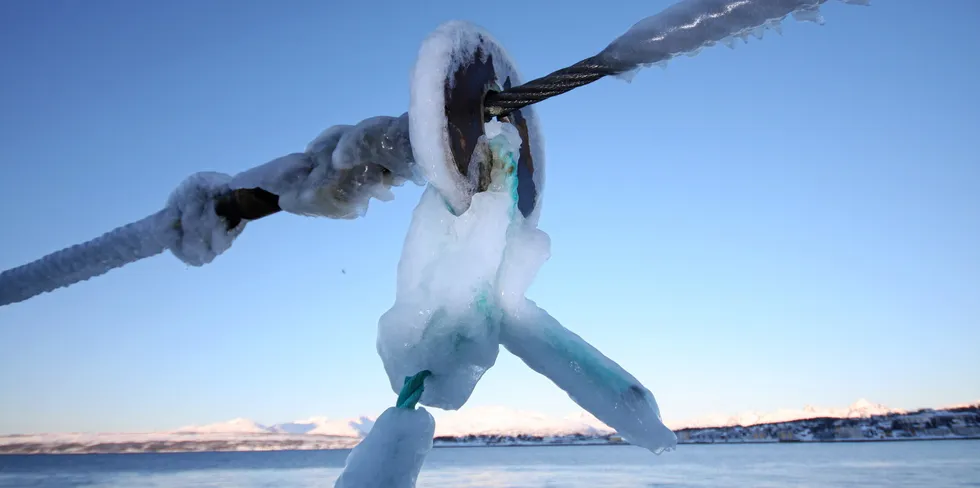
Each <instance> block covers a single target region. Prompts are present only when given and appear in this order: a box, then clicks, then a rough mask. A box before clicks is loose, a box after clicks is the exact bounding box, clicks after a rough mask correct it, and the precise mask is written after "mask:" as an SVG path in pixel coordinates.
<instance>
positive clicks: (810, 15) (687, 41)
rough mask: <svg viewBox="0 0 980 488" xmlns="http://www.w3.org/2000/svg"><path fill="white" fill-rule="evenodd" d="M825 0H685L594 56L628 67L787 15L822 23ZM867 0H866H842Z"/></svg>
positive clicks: (860, 0) (861, 0)
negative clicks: (821, 13)
mask: <svg viewBox="0 0 980 488" xmlns="http://www.w3.org/2000/svg"><path fill="white" fill-rule="evenodd" d="M826 1H827V0H682V1H680V2H678V3H676V4H674V5H671V6H670V7H668V8H666V9H664V10H663V11H661V12H660V13H658V14H656V15H653V16H650V17H647V18H645V19H643V20H641V21H639V22H637V23H636V24H634V25H633V27H631V28H630V29H629V30H628V31H626V33H625V34H623V35H622V36H619V38H617V39H616V40H614V41H613V42H612V43H610V44H609V46H607V47H606V48H605V49H604V50H603V51H602V52H600V53H599V54H598V55H597V56H596V60H597V61H599V62H602V63H605V64H608V65H610V66H613V67H615V68H616V69H617V70H618V71H619V73H627V72H631V71H633V70H635V69H636V68H638V67H641V66H649V65H651V64H655V63H657V62H658V61H661V60H663V59H669V58H671V57H674V56H678V55H680V54H686V53H696V52H697V51H698V49H700V48H702V47H705V46H710V45H712V44H714V43H716V42H723V43H725V45H727V46H729V47H734V44H732V42H731V40H732V38H733V37H738V38H742V39H743V40H746V41H747V39H746V36H748V35H749V34H754V35H756V36H757V37H760V38H761V32H760V31H757V30H756V29H757V28H759V27H762V26H764V25H770V24H771V23H774V22H778V21H779V20H781V19H783V18H785V17H786V16H787V15H790V14H793V16H794V17H795V18H797V19H799V20H808V21H815V22H818V23H822V18H821V17H820V15H819V13H818V11H817V9H818V7H819V6H820V5H821V4H823V3H825V2H826ZM844 2H845V3H849V4H855V5H868V4H869V2H868V1H867V0H844Z"/></svg>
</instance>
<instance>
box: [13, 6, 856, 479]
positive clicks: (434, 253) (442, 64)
mask: <svg viewBox="0 0 980 488" xmlns="http://www.w3.org/2000/svg"><path fill="white" fill-rule="evenodd" d="M842 1H844V2H845V3H851V4H862V5H866V4H868V0H842ZM825 2H826V0H683V1H681V2H679V3H677V4H675V5H673V6H671V7H670V8H668V9H666V10H664V11H663V12H661V13H659V14H657V15H654V16H651V17H648V18H646V19H643V20H642V21H640V22H638V23H636V24H635V25H634V26H633V27H632V28H630V29H629V30H628V31H627V32H626V33H624V34H623V35H622V36H620V37H619V38H617V39H616V40H614V41H613V42H612V43H611V44H609V46H607V47H606V48H605V49H604V50H603V51H602V52H600V53H599V54H598V55H596V56H595V57H593V58H590V60H592V61H596V62H599V63H601V64H603V65H604V66H606V67H612V68H613V70H612V72H613V74H617V75H619V76H622V77H629V76H630V75H631V74H632V73H633V72H635V71H636V70H637V69H639V68H641V67H644V66H650V65H652V64H662V63H666V62H667V61H668V60H670V59H671V58H673V57H675V56H678V55H680V54H687V55H696V54H697V53H698V52H699V51H700V50H701V49H702V48H704V47H708V46H712V45H714V44H716V43H719V42H721V43H724V44H729V45H730V44H731V40H732V39H733V38H742V39H747V36H749V35H754V36H756V37H762V34H763V32H764V30H765V29H767V28H772V29H778V26H779V23H780V22H781V21H782V20H783V19H784V18H785V17H787V16H790V15H792V16H794V17H795V18H797V19H799V20H808V21H814V22H818V23H821V22H822V19H821V17H820V15H819V11H818V9H819V7H820V5H822V4H823V3H825ZM473 67H476V68H478V69H476V70H475V71H474V73H476V74H473V73H470V72H469V70H470V68H473ZM461 73H463V75H466V76H461V75H460V74H461ZM467 76H468V77H467ZM481 76H482V77H483V78H481ZM457 80H464V81H466V82H469V83H477V84H479V83H483V82H486V85H487V86H479V85H476V86H475V88H474V87H472V86H468V85H465V83H463V82H460V86H461V87H464V88H466V87H468V88H470V90H469V91H466V90H462V89H461V90H456V91H454V89H455V88H457V87H455V86H454V83H456V82H457ZM520 83H521V81H520V77H519V76H518V73H517V70H516V68H515V65H514V63H513V62H512V61H511V60H510V58H509V57H508V56H507V54H506V52H505V51H504V50H503V49H502V48H501V47H500V46H499V44H498V43H497V42H496V41H495V40H494V39H493V38H492V37H491V36H490V35H489V34H488V33H487V32H485V31H483V30H482V29H480V28H478V27H476V26H473V25H471V24H469V23H466V22H458V21H456V22H449V23H446V24H443V25H442V26H440V27H439V28H438V29H437V30H436V31H435V32H433V34H432V35H430V36H429V37H428V38H427V39H426V40H425V41H424V42H423V44H422V47H421V49H420V51H419V57H418V60H417V62H416V65H415V69H414V72H413V75H412V86H411V101H410V106H409V111H408V113H406V114H403V115H401V116H399V117H374V118H371V119H367V120H364V121H362V122H361V123H359V124H357V125H353V126H351V125H338V126H334V127H331V128H329V129H327V130H325V131H323V132H322V133H321V134H320V135H319V136H317V137H316V139H314V140H313V141H312V142H311V143H310V144H309V145H308V146H307V148H306V149H305V151H303V152H301V153H294V154H289V155H287V156H284V157H281V158H278V159H275V160H273V161H270V162H268V163H266V164H263V165H260V166H257V167H255V168H252V169H250V170H247V171H244V172H242V173H239V174H238V175H235V176H230V175H224V174H220V173H198V174H195V175H192V176H191V177H190V178H188V179H187V180H185V181H184V182H183V183H182V184H181V185H180V186H179V187H178V188H177V189H176V190H175V191H174V192H173V193H172V194H171V196H170V198H169V199H168V201H167V204H166V207H165V208H164V209H163V210H161V211H160V212H157V213H155V214H153V215H151V216H150V217H147V218H145V219H143V220H141V221H139V222H135V223H133V224H129V225H127V226H124V227H120V228H119V229H116V230H114V231H112V232H109V233H107V234H105V235H103V236H102V237H100V238H98V239H95V240H92V241H90V242H87V243H84V244H80V245H77V246H73V247H71V248H68V249H65V250H63V251H59V252H57V253H54V254H52V255H49V256H46V257H44V258H42V259H40V260H38V261H35V262H33V263H30V264H28V265H25V266H21V267H19V268H15V269H12V270H8V271H5V272H3V273H2V274H0V305H6V304H9V303H14V302H17V301H21V300H25V299H27V298H30V297H31V296H34V295H37V294H39V293H43V292H46V291H51V290H54V289H56V288H59V287H62V286H68V285H70V284H72V283H75V282H78V281H82V280H86V279H89V278H91V277H94V276H97V275H100V274H102V273H105V272H107V271H109V270H111V269H113V268H116V267H119V266H123V265H125V264H127V263H129V262H133V261H136V260H138V259H142V258H145V257H149V256H152V255H155V254H158V253H161V252H163V251H164V250H167V249H169V250H170V251H171V252H172V253H173V254H174V255H175V256H176V257H178V258H179V259H181V260H182V261H183V262H185V263H187V264H189V265H193V266H201V265H204V264H207V263H209V262H211V261H212V260H214V259H215V258H216V257H217V256H218V255H220V254H221V253H222V252H224V251H226V250H228V249H229V248H230V247H231V245H232V243H233V242H234V240H235V238H236V237H238V236H239V234H241V232H242V231H243V230H244V228H245V226H246V223H247V221H246V220H242V219H237V218H232V217H229V218H228V219H226V218H225V217H222V215H220V212H219V211H218V202H219V201H220V200H221V199H222V198H227V197H228V196H229V195H233V194H236V193H235V191H236V190H262V191H264V192H268V194H271V196H272V197H274V201H275V205H277V207H276V208H275V209H274V210H284V211H287V212H290V213H294V214H298V215H307V216H325V217H330V218H336V219H352V218H357V217H360V216H363V215H364V214H365V212H366V210H367V206H368V203H369V201H370V199H371V198H376V199H379V200H389V199H391V198H393V195H392V194H391V191H390V188H391V187H392V186H397V185H401V184H403V183H404V182H406V181H413V182H415V183H417V184H423V183H425V182H426V181H427V182H428V187H427V188H426V190H425V191H424V193H423V195H422V198H421V200H420V201H419V203H418V205H417V207H416V208H415V211H414V213H413V215H412V222H411V226H410V228H409V231H408V235H407V236H406V238H405V241H404V247H403V250H402V256H401V260H400V262H399V265H398V277H397V287H396V296H395V303H394V304H393V306H392V307H391V309H390V310H388V311H387V312H386V313H385V314H384V315H382V316H381V318H380V320H379V322H378V339H377V352H378V354H379V356H380V357H381V359H382V362H383V363H384V367H385V371H386V373H387V375H388V377H389V381H390V384H391V385H390V386H391V388H392V390H393V391H395V392H398V393H399V400H398V404H397V405H396V407H393V408H390V409H388V410H386V411H385V412H384V413H383V414H382V415H381V416H380V417H379V418H378V420H377V422H376V423H375V424H374V426H373V428H372V429H371V430H370V433H369V434H368V435H367V437H366V438H365V439H364V441H363V442H362V443H361V444H360V445H358V446H357V447H356V448H355V449H354V450H353V451H352V452H351V454H350V456H349V457H348V460H347V464H346V467H345V469H344V473H343V475H342V476H341V477H340V479H338V481H337V484H336V486H338V487H346V488H350V487H382V486H384V487H401V486H403V487H412V486H414V485H415V480H416V478H417V477H418V474H419V470H420V469H421V467H422V464H423V462H424V459H425V455H426V453H427V452H428V451H429V450H430V449H431V447H432V436H433V433H434V422H433V419H432V416H431V415H429V413H428V412H427V411H426V410H425V409H424V408H416V403H421V404H423V405H428V406H432V407H438V408H443V409H459V408H460V407H462V406H463V405H464V404H465V403H466V401H467V400H468V399H469V397H470V395H471V394H472V392H473V389H474V388H475V387H476V385H477V383H478V382H479V380H480V378H481V377H482V376H483V374H484V373H485V372H486V371H487V369H489V368H490V367H492V366H493V365H494V363H495V361H496V358H497V355H498V353H499V346H500V345H503V346H504V347H505V348H506V349H507V350H508V351H510V352H511V353H513V354H515V355H516V356H518V357H519V358H520V359H521V360H522V361H524V363H525V364H526V365H527V366H528V367H530V368H531V369H532V370H534V371H536V372H538V373H540V374H542V375H544V376H546V377H547V378H548V379H550V380H551V381H552V382H553V383H554V384H555V385H557V386H558V387H559V388H561V389H562V390H564V391H565V392H566V393H567V394H568V395H569V396H570V397H571V398H572V400H573V401H575V402H576V403H577V404H579V405H580V406H581V407H582V408H584V409H585V410H587V411H588V412H590V413H591V414H592V415H594V416H595V417H596V418H598V419H599V420H601V421H602V422H604V423H605V424H607V425H609V426H610V427H612V428H614V429H616V430H617V432H618V433H619V434H621V435H622V436H623V437H624V438H625V439H627V440H628V441H629V442H631V443H632V444H634V445H638V446H642V447H644V448H646V449H649V450H651V451H653V452H658V453H659V452H661V451H663V450H665V449H670V448H673V447H674V446H675V444H676V437H675V436H674V434H673V432H671V431H670V429H668V428H667V427H666V426H664V424H663V422H662V421H661V418H660V411H659V407H658V405H657V402H656V400H655V399H654V396H653V394H652V393H651V392H650V391H649V390H648V389H647V388H646V387H644V386H643V385H642V384H641V383H640V382H639V381H638V380H637V379H636V378H635V377H633V376H632V375H631V374H630V373H628V372H627V371H625V370H624V369H623V368H622V367H620V366H619V365H618V364H616V363H615V362H614V361H613V360H611V359H610V358H608V357H606V356H605V355H603V354H602V353H601V352H599V351H598V350H596V349H595V348H594V347H593V346H592V345H591V344H589V343H588V342H587V341H586V340H585V339H583V338H581V337H579V336H578V335H576V334H575V333H573V332H571V331H570V330H568V329H566V328H565V327H563V326H562V325H561V324H560V323H559V322H558V321H557V320H556V319H555V318H553V317H551V316H550V315H549V314H548V313H547V312H546V311H544V310H543V309H541V308H539V307H538V306H537V305H536V304H535V303H534V302H532V301H531V300H528V299H527V298H526V297H525V294H526V292H527V289H528V288H529V286H530V285H531V283H532V282H533V280H534V278H535V276H536V274H537V272H538V270H539V269H540V267H541V266H542V265H543V264H544V262H545V261H546V260H547V259H548V257H549V253H550V240H549V238H548V235H547V234H545V233H544V232H542V231H541V230H539V229H538V228H537V223H538V220H539V217H540V213H541V195H543V190H544V183H545V164H544V162H545V158H544V154H543V142H542V138H541V133H540V130H539V127H538V122H537V119H536V117H535V115H534V111H533V110H532V109H531V108H529V107H525V108H523V109H520V110H516V111H514V112H512V113H510V114H509V115H508V116H507V117H506V118H501V119H500V120H493V121H489V122H484V119H483V113H482V110H481V109H482V106H481V103H480V99H479V98H477V97H480V96H483V95H484V94H485V92H486V90H487V89H498V90H499V89H501V88H504V89H506V88H507V87H510V86H513V85H519V84H520ZM460 93H462V94H463V95H465V96H458V95H459V94H460ZM453 94H456V95H453ZM453 96H458V98H452V97H453ZM456 102H459V103H456ZM450 107H453V110H462V112H463V116H462V119H461V120H462V123H464V124H468V125H467V126H466V127H462V128H461V126H459V125H458V124H459V123H460V122H459V120H457V121H455V122H454V121H453V120H452V115H453V114H451V113H450V112H452V110H450ZM460 107H462V108H460ZM457 115H458V114H457ZM474 120H475V121H476V122H473V121H474ZM454 124H455V125H454ZM474 127H476V133H477V134H479V133H480V129H481V128H482V135H480V136H479V137H478V138H476V137H474V138H473V139H476V140H472V139H468V137H470V135H472V132H467V130H471V129H473V128H474ZM463 129H466V130H463ZM459 147H465V149H466V151H462V152H463V153H466V154H467V158H468V159H469V160H468V161H467V160H465V159H459V158H457V156H458V154H459V153H460V151H457V149H458V148H459ZM416 161H417V162H418V164H416Z"/></svg>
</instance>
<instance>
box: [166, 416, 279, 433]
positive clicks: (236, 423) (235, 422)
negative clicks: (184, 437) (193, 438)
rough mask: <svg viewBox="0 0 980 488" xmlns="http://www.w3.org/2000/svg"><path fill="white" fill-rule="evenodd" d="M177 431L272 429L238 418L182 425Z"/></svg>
mask: <svg viewBox="0 0 980 488" xmlns="http://www.w3.org/2000/svg"><path fill="white" fill-rule="evenodd" d="M175 432H177V433H178V434H265V433H269V432H270V430H269V429H268V428H267V427H265V426H263V425H261V424H258V423H256V422H254V421H252V420H249V419H243V418H237V419H232V420H229V421H227V422H217V423H214V424H207V425H190V426H187V427H181V428H179V429H177V430H176V431H175Z"/></svg>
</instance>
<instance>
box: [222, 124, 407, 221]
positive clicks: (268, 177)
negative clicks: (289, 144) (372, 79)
mask: <svg viewBox="0 0 980 488" xmlns="http://www.w3.org/2000/svg"><path fill="white" fill-rule="evenodd" d="M406 181H412V182H414V183H416V184H419V185H421V184H423V183H424V179H423V177H422V175H421V172H420V171H419V170H418V167H417V166H416V164H415V160H414V156H413V155H412V147H411V143H410V142H409V139H408V114H403V115H401V116H399V117H387V116H381V117H371V118H369V119H365V120H362V121H361V122H359V123H358V124H357V125H335V126H333V127H330V128H328V129H326V130H324V131H323V132H321V133H320V135H318V136H317V137H316V138H315V139H314V140H313V141H312V142H310V144H309V145H308V146H307V147H306V150H305V151H304V152H302V153H294V154H289V155H286V156H283V157H281V158H277V159H274V160H272V161H269V162H268V163H265V164H263V165H260V166H256V167H254V168H251V169H249V170H247V171H243V172H242V173H239V174H237V175H235V177H234V178H233V179H232V181H231V183H230V187H231V188H232V189H239V188H246V189H251V188H261V189H263V190H266V191H268V192H270V193H274V194H276V195H278V196H279V206H280V207H281V208H282V209H283V210H285V211H287V212H291V213H295V214H299V215H311V216H325V217H329V218H334V219H355V218H358V217H363V216H364V215H365V214H366V213H367V209H368V204H369V203H370V200H371V198H375V199H378V200H381V201H388V200H391V199H393V198H394V194H392V192H391V187H393V186H398V185H401V184H403V183H404V182H406Z"/></svg>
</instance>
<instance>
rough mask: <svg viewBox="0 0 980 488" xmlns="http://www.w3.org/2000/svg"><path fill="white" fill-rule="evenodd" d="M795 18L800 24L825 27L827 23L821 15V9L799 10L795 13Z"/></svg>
mask: <svg viewBox="0 0 980 488" xmlns="http://www.w3.org/2000/svg"><path fill="white" fill-rule="evenodd" d="M793 18H794V19H796V20H798V21H800V22H813V23H814V24H819V25H823V24H824V22H825V21H824V18H823V15H820V9H819V8H818V7H812V8H803V9H800V10H797V11H795V12H793Z"/></svg>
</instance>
